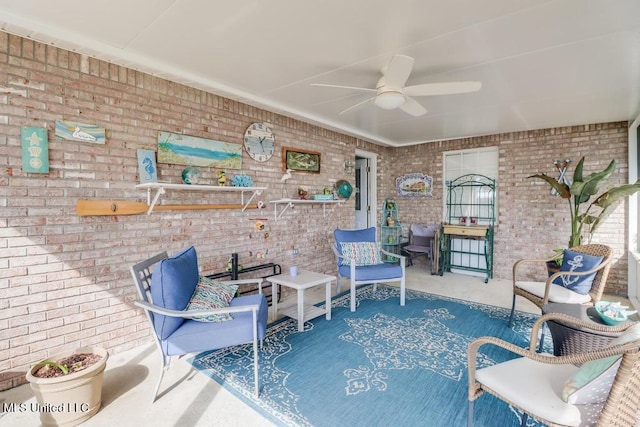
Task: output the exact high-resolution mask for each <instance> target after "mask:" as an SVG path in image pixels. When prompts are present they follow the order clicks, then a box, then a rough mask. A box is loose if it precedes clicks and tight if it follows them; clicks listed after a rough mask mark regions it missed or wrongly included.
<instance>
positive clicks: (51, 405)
mask: <svg viewBox="0 0 640 427" xmlns="http://www.w3.org/2000/svg"><path fill="white" fill-rule="evenodd" d="M108 358H109V353H108V352H107V351H106V350H105V349H103V348H101V347H81V348H78V349H76V350H75V351H70V352H65V353H60V354H57V355H54V356H52V357H50V358H48V359H47V360H43V361H41V362H38V363H36V364H35V365H33V366H32V367H31V368H30V369H29V371H28V372H27V381H29V383H30V385H31V389H32V390H33V393H34V394H35V396H36V400H37V402H38V412H39V413H40V421H41V422H42V425H43V426H75V425H78V424H80V423H82V422H84V421H86V420H87V419H89V418H91V417H92V416H93V415H94V414H95V413H96V412H98V409H100V404H101V403H102V381H103V377H104V369H105V367H106V365H107V359H108Z"/></svg>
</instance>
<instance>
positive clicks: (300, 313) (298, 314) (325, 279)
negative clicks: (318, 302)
mask: <svg viewBox="0 0 640 427" xmlns="http://www.w3.org/2000/svg"><path fill="white" fill-rule="evenodd" d="M267 280H268V281H269V282H271V284H272V285H273V292H274V295H278V286H279V285H280V286H286V287H288V288H292V289H296V290H297V291H298V295H297V297H298V303H297V306H296V307H289V308H286V309H284V310H282V314H284V315H285V316H288V317H291V318H293V319H297V320H298V331H299V332H302V331H304V322H306V321H307V320H309V319H314V318H316V317H318V316H322V315H323V314H326V317H327V320H331V282H333V281H334V280H337V279H336V276H330V275H327V274H321V273H314V272H313V271H307V270H299V271H298V275H297V276H290V275H288V274H278V275H276V276H269V278H268V279H267ZM319 285H325V289H326V297H325V306H326V309H325V310H323V309H321V308H318V307H316V306H313V305H307V306H305V305H304V291H305V289H309V288H312V287H314V286H319ZM277 315H278V298H274V299H273V316H274V318H275V317H276V316H277Z"/></svg>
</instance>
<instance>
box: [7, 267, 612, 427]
mask: <svg viewBox="0 0 640 427" xmlns="http://www.w3.org/2000/svg"><path fill="white" fill-rule="evenodd" d="M511 286H512V285H511V281H508V280H498V279H492V280H489V283H487V284H485V283H484V281H483V279H482V278H479V277H474V276H467V275H462V274H451V273H448V274H445V275H444V276H443V277H440V276H432V275H431V274H429V272H428V269H427V267H426V266H425V265H424V264H420V263H416V264H414V266H411V267H408V268H407V288H409V289H416V290H421V291H425V292H430V293H433V294H438V295H445V296H450V297H454V298H460V299H464V300H470V301H476V302H481V303H486V304H491V305H496V306H501V307H511V298H512V291H511ZM347 289H348V287H347V286H346V284H345V283H343V287H342V290H343V291H345V290H347ZM333 292H334V294H335V286H334V288H333ZM306 295H307V302H317V301H322V300H323V299H324V286H319V287H316V288H313V289H312V290H310V291H309V292H307V293H306ZM604 299H607V300H615V301H618V300H619V301H625V300H624V299H621V298H618V297H609V298H604ZM291 304H295V297H294V298H291V297H287V298H285V299H284V300H283V301H282V302H281V303H279V304H278V307H279V308H284V307H286V306H288V305H291ZM516 308H517V309H518V310H521V311H528V312H533V313H539V310H538V309H537V307H535V306H534V305H533V304H532V303H530V302H528V301H525V300H524V299H523V298H518V299H517V305H516ZM271 316H272V314H271V310H270V321H272V320H273V319H272V318H271ZM158 373H159V356H158V354H157V349H156V348H155V344H154V343H152V342H151V341H150V342H149V344H148V345H145V346H142V347H138V348H135V349H132V350H128V351H126V352H123V353H119V354H115V355H112V356H111V357H110V358H109V361H108V363H107V369H106V371H105V376H104V386H103V395H102V407H101V409H100V411H99V412H98V413H97V414H96V415H95V416H93V417H92V418H91V419H89V420H88V421H87V422H85V423H84V424H83V426H87V427H94V426H110V427H111V426H117V427H128V426H136V427H138V426H158V427H164V426H203V427H204V426H206V427H211V426H224V427H236V426H242V427H244V426H251V427H259V426H271V425H272V424H271V423H270V422H269V421H267V420H265V419H264V418H263V417H261V416H260V415H259V414H258V413H257V412H255V411H254V410H253V409H251V408H250V407H249V406H247V405H245V404H244V403H242V402H241V401H240V400H239V399H238V398H236V397H235V396H234V395H232V394H231V393H230V392H229V391H227V390H226V389H224V388H223V387H221V386H220V385H218V383H217V382H215V381H213V380H212V379H210V378H209V377H207V376H206V375H202V374H200V373H198V372H196V371H192V370H191V365H189V364H188V363H187V362H186V361H185V359H177V360H174V361H173V362H172V364H171V368H170V369H169V370H168V371H167V372H166V374H165V376H164V378H163V381H162V386H161V388H160V396H159V397H158V399H157V400H156V402H155V403H151V395H152V393H153V389H154V387H155V384H156V380H157V378H158V377H157V376H158ZM23 402H25V403H27V405H30V404H31V403H35V398H34V397H33V393H32V392H31V389H30V388H29V385H23V386H20V387H16V388H14V389H11V390H8V391H5V392H2V393H0V404H3V403H8V404H10V403H23ZM0 425H1V426H20V427H25V426H38V425H40V421H39V415H38V414H37V413H33V412H30V411H25V412H7V413H5V412H0Z"/></svg>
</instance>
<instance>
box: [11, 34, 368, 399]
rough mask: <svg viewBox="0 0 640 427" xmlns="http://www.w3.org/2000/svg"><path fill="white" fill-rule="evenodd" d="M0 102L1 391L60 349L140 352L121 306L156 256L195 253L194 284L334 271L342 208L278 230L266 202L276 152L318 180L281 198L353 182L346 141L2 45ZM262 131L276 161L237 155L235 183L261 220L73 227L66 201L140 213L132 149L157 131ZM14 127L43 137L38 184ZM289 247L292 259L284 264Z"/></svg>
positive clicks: (93, 219) (136, 320)
mask: <svg viewBox="0 0 640 427" xmlns="http://www.w3.org/2000/svg"><path fill="white" fill-rule="evenodd" d="M0 94H1V95H0V159H1V160H0V162H2V167H1V169H0V211H1V215H0V237H1V238H0V337H1V340H0V372H1V374H0V389H6V388H8V387H12V386H14V385H16V384H18V383H20V382H21V381H23V378H22V377H23V375H24V372H25V370H26V367H27V366H28V364H29V363H33V362H35V361H37V360H39V359H41V358H45V357H47V356H48V355H50V354H52V353H56V352H59V351H60V350H62V349H67V348H69V347H75V346H79V345H89V344H100V345H103V346H105V347H106V348H108V349H109V350H110V351H112V352H118V351H121V350H124V349H127V348H131V347H134V346H137V345H140V344H141V343H142V342H144V341H147V340H148V339H149V336H148V329H147V327H146V320H145V319H144V317H143V316H142V315H140V311H139V310H136V309H135V308H134V307H133V305H132V304H131V301H132V300H133V299H135V289H134V286H133V283H132V279H131V277H130V273H129V271H128V268H129V266H130V265H132V264H134V263H136V262H138V261H140V260H142V259H145V258H147V257H149V256H151V255H154V254H156V253H158V252H161V251H163V250H167V251H168V252H169V253H175V252H177V251H179V250H181V249H183V248H184V247H186V246H188V245H194V246H195V247H196V248H197V250H198V256H199V262H200V267H201V269H202V270H203V271H204V272H218V271H223V270H224V269H225V267H226V265H227V261H228V259H229V257H230V255H231V253H232V252H237V253H238V254H239V258H240V260H239V261H240V263H241V264H243V265H245V266H250V265H256V264H261V263H263V262H280V263H281V264H282V266H283V268H286V267H288V265H290V264H292V263H295V264H298V265H300V266H304V267H305V268H309V269H311V270H315V271H320V272H333V271H334V256H333V254H332V252H331V250H330V247H329V244H328V242H329V241H330V239H331V238H332V237H331V236H332V234H331V232H332V230H333V228H335V227H336V226H340V227H351V226H353V223H354V219H353V217H354V215H353V209H354V204H353V203H354V202H353V199H352V200H350V201H348V202H347V203H345V204H344V205H342V206H340V207H338V208H337V209H335V210H334V211H333V212H332V214H331V215H330V216H328V217H327V218H324V216H323V209H322V206H319V205H311V206H309V205H307V206H300V205H298V206H296V207H295V208H294V209H290V210H288V211H287V212H286V213H285V214H284V215H283V216H282V219H281V220H280V221H277V222H276V221H275V220H274V213H273V206H272V205H269V204H268V201H269V200H274V199H278V198H281V197H282V185H281V184H280V177H281V176H282V173H283V172H282V163H281V161H282V157H281V147H284V146H287V147H296V148H299V149H307V150H312V151H320V152H321V153H322V164H321V173H320V174H294V177H293V179H291V180H290V181H289V185H288V190H290V191H291V192H295V189H296V188H297V186H298V185H305V186H307V187H308V188H309V189H310V190H312V191H317V190H322V188H324V187H327V186H332V185H333V184H334V183H335V182H336V181H337V180H338V179H351V177H350V176H349V174H347V173H346V172H345V171H344V166H343V164H344V161H345V160H346V159H353V158H354V150H355V146H356V140H355V139H354V138H352V137H348V136H345V135H341V134H339V133H336V132H333V131H329V130H326V129H322V128H319V127H317V126H312V125H310V124H307V123H303V122H300V121H297V120H293V119H291V118H288V117H284V116H281V115H278V114H275V113H271V112H268V111H264V110H260V109H257V108H254V107H250V106H247V105H244V104H241V103H238V102H234V101H231V100H228V99H225V98H222V97H218V96H215V95H212V94H208V93H205V92H202V91H200V90H196V89H192V88H188V87H185V86H182V85H178V84H175V83H171V82H168V81H165V80H162V79H159V78H154V77H152V76H149V75H146V74H142V73H139V72H136V71H133V70H130V69H126V68H122V67H119V66H116V65H112V64H108V63H106V62H101V61H97V60H94V59H91V58H87V57H85V56H81V55H78V54H75V53H71V52H68V51H64V50H60V49H56V48H53V47H50V46H45V45H42V44H38V43H34V42H32V41H30V40H27V39H23V38H19V37H14V36H9V35H7V34H5V33H0ZM56 120H71V121H77V122H80V123H88V124H97V125H99V126H102V127H104V128H106V139H107V141H106V144H104V145H100V144H92V143H83V142H75V141H67V140H62V139H60V138H56V137H55V135H54V126H55V121H56ZM262 121H264V122H268V123H270V125H271V127H272V129H273V131H274V133H275V135H276V144H277V150H276V153H275V155H274V156H273V157H272V158H271V159H270V160H269V161H267V162H264V163H258V162H255V161H253V160H252V159H251V158H249V157H248V156H246V153H243V160H242V168H243V169H242V172H243V173H246V174H249V175H251V176H252V178H253V180H254V183H255V185H256V186H264V187H268V190H267V191H265V192H264V193H263V194H262V195H261V197H260V199H261V200H263V201H264V202H265V203H267V208H266V209H265V210H264V211H262V212H259V211H257V210H247V211H245V212H242V211H241V210H194V211H159V212H154V213H152V214H151V215H149V216H147V215H144V214H143V215H131V216H90V217H79V216H77V215H76V212H75V205H76V201H77V200H78V199H111V200H133V201H146V192H144V191H140V190H136V189H135V184H136V183H138V182H139V180H138V176H137V169H138V166H137V157H136V150H137V149H141V148H144V149H154V150H155V149H157V134H158V131H169V132H176V133H184V134H187V135H192V136H197V137H203V138H211V139H215V140H221V141H226V142H234V143H242V139H243V135H244V131H245V129H246V128H247V126H248V125H249V124H250V123H252V122H262ZM25 125H26V126H37V127H44V128H46V129H47V131H48V139H49V149H50V152H49V158H50V172H49V173H48V174H26V173H23V172H22V169H21V149H20V127H21V126H25ZM360 146H362V147H367V148H368V149H371V150H374V151H375V150H376V147H377V146H374V145H372V144H368V143H365V142H362V143H360ZM183 168H184V166H179V165H167V164H159V165H158V170H159V179H160V180H162V181H170V182H174V183H179V182H181V173H182V170H183ZM201 170H202V172H203V179H204V180H208V181H213V180H214V174H215V170H213V169H207V168H201ZM235 172H239V171H228V173H229V175H233V173H235ZM351 180H352V179H351ZM163 203H164V204H191V203H208V204H237V203H240V197H239V195H237V194H236V193H214V194H206V193H201V192H171V191H170V192H168V193H167V194H166V197H164V198H163ZM256 217H265V218H268V220H267V221H266V222H267V227H268V229H269V237H268V238H267V239H266V240H265V239H263V238H261V236H260V235H257V234H256V233H254V232H253V231H254V229H253V222H254V221H253V220H252V219H251V218H256ZM293 247H296V248H299V249H300V254H299V255H297V256H295V257H294V256H292V255H290V250H291V249H292V248H293ZM267 251H268V253H267V254H266V258H264V259H262V258H258V257H257V256H256V255H257V254H258V253H266V252H267ZM250 254H251V255H250Z"/></svg>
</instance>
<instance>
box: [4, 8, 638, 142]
mask: <svg viewBox="0 0 640 427" xmlns="http://www.w3.org/2000/svg"><path fill="white" fill-rule="evenodd" d="M0 28H2V29H3V30H4V31H7V32H9V33H14V34H18V35H21V36H25V37H29V38H32V39H35V40H38V41H42V42H45V43H51V44H54V45H56V46H59V47H62V48H65V49H70V50H75V51H77V52H80V53H84V54H88V55H92V56H95V57H97V58H100V59H104V60H107V61H110V62H114V63H117V64H122V65H125V66H127V67H131V68H134V69H138V70H141V71H144V72H147V73H150V74H154V75H157V76H161V77H164V78H167V79H169V80H173V81H176V82H181V83H184V84H187V85H190V86H194V87H197V88H201V89H204V90H207V91H210V92H213V93H216V94H220V95H223V96H226V97H229V98H232V99H237V100H240V101H242V102H246V103H248V104H251V105H255V106H258V107H262V108H266V109H268V110H271V111H275V112H279V113H282V114H285V115H287V116H292V117H295V118H300V119H302V120H305V121H307V122H311V123H316V124H320V125H322V126H324V127H328V128H331V129H336V130H340V131H342V132H344V133H347V134H350V135H354V136H358V137H361V138H364V139H367V140H370V141H373V142H376V143H379V144H383V145H391V146H403V145H410V144H415V143H421V142H426V141H435V140H444V139H451V138H460V137H466V136H477V135H488V134H497V133H502V132H510V131H520V130H529V129H542V128H549V127H556V126H569V125H579V124H586V123H601V122H609V121H619V120H630V119H635V118H636V117H637V115H638V114H639V113H640V87H639V86H640V1H639V0H556V1H544V0H483V1H478V0H395V1H393V2H392V1H389V0H226V1H225V0H144V1H135V0H110V1H108V2H107V1H87V0H63V1H52V0H0ZM394 54H404V55H408V56H411V57H413V58H415V63H414V68H413V72H412V74H411V75H410V77H409V80H408V81H407V85H415V84H422V83H432V82H446V81H465V80H479V81H481V82H482V89H481V90H480V91H479V92H475V93H467V94H458V95H443V96H432V97H421V98H418V101H419V102H420V103H421V104H422V105H423V106H424V107H425V108H426V109H427V110H428V111H429V112H428V114H426V115H425V116H422V117H418V118H414V117H412V116H410V115H408V114H406V113H404V112H402V111H400V110H393V111H386V110H381V109H379V108H378V107H377V106H375V105H373V104H372V103H370V104H366V105H365V106H364V107H363V108H360V109H355V110H352V111H350V112H347V113H344V114H342V115H340V114H338V113H339V112H340V111H342V110H344V109H345V108H347V107H349V106H350V105H353V104H355V103H357V102H360V101H362V100H364V99H366V98H367V97H370V96H371V94H370V93H367V92H356V91H350V90H344V89H334V88H326V87H316V86H311V83H329V84H338V85H347V86H357V87H370V88H375V84H376V81H377V80H378V78H379V77H380V70H381V69H382V67H384V65H385V64H386V63H387V62H388V61H389V59H390V58H391V57H392V56H393V55H394Z"/></svg>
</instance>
